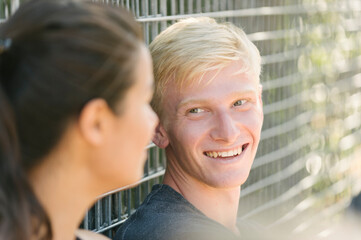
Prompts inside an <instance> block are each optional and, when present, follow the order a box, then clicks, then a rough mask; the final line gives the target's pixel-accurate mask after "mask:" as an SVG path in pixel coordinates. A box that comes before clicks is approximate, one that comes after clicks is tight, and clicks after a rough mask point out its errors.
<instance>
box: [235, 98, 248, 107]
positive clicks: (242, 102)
mask: <svg viewBox="0 0 361 240" xmlns="http://www.w3.org/2000/svg"><path fill="white" fill-rule="evenodd" d="M246 102H247V100H244V99H242V100H238V101H236V102H235V103H233V106H241V105H243V104H245V103H246Z"/></svg>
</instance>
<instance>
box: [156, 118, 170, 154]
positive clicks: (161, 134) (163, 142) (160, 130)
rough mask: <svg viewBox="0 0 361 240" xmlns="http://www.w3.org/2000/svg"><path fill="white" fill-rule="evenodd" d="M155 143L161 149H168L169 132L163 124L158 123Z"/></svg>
mask: <svg viewBox="0 0 361 240" xmlns="http://www.w3.org/2000/svg"><path fill="white" fill-rule="evenodd" d="M153 142H154V144H155V145H157V146H158V147H160V148H166V147H167V146H168V144H169V139H168V135H167V132H166V131H165V129H164V127H163V125H162V124H161V123H158V125H157V127H156V128H155V134H154V137H153Z"/></svg>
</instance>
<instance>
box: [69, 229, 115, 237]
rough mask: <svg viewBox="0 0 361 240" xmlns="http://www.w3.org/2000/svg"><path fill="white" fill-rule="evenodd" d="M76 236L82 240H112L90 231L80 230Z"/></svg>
mask: <svg viewBox="0 0 361 240" xmlns="http://www.w3.org/2000/svg"><path fill="white" fill-rule="evenodd" d="M75 235H76V236H77V237H78V238H79V239H81V240H110V238H108V237H106V236H104V235H101V234H99V233H95V232H92V231H89V230H84V229H78V230H76V232H75Z"/></svg>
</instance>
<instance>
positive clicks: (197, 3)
mask: <svg viewBox="0 0 361 240" xmlns="http://www.w3.org/2000/svg"><path fill="white" fill-rule="evenodd" d="M99 2H102V3H104V4H112V5H115V6H123V7H125V8H127V9H129V10H130V11H131V12H133V13H134V15H135V17H136V18H137V20H138V21H139V22H140V23H141V24H142V26H143V28H144V36H145V41H146V43H147V44H149V43H150V42H151V41H152V39H154V38H155V36H157V34H159V33H160V32H161V31H162V30H164V29H165V28H166V27H167V26H169V25H171V24H172V23H174V22H176V21H177V20H178V19H181V18H185V17H189V16H192V17H197V16H209V17H213V18H216V19H217V20H218V21H230V22H233V23H234V24H235V25H237V26H239V27H241V28H243V29H244V31H245V32H246V33H247V34H248V36H249V38H250V39H251V40H252V41H253V42H254V43H255V44H256V45H257V47H258V48H259V50H260V52H261V55H262V61H263V62H262V67H263V72H262V76H261V82H262V84H263V90H264V92H263V101H264V115H265V120H264V125H263V132H262V139H261V143H260V146H259V150H258V154H257V156H256V159H255V161H254V164H253V167H252V170H251V173H250V176H249V179H248V180H247V182H246V183H245V184H244V185H243V186H242V191H241V199H240V207H239V217H240V218H242V219H250V220H254V221H257V222H259V223H261V224H262V225H264V226H265V227H267V228H271V229H274V231H276V232H277V231H287V233H288V234H291V235H292V234H294V235H295V236H299V235H302V234H307V235H308V236H310V235H312V236H313V239H322V238H327V234H320V233H324V232H325V231H324V230H325V229H327V228H328V226H329V225H328V222H325V221H323V220H325V219H332V217H333V216H337V215H339V214H340V213H342V211H343V210H344V209H345V208H346V207H347V206H348V204H349V203H350V199H351V197H352V196H353V195H355V194H356V193H357V192H359V191H360V189H361V184H360V180H361V177H360V172H361V160H360V159H361V1H358V0H356V1H353V0H318V1H316V0H144V1H143V0H121V1H110V0H109V1H99ZM15 4H17V2H16V1H15ZM13 8H14V5H11V4H10V3H9V1H2V2H1V5H0V10H1V15H0V17H2V18H6V16H7V15H8V14H7V13H9V12H11V9H13ZM9 9H10V10H9ZM165 164H166V161H165V155H164V152H163V151H162V150H160V149H158V148H157V147H155V146H154V145H152V144H151V145H150V146H148V161H147V163H146V165H145V174H144V177H143V179H142V180H141V181H140V182H139V183H138V185H137V186H136V187H133V188H129V189H117V190H115V191H114V192H110V193H107V194H104V195H103V196H100V197H99V200H98V201H97V202H96V204H95V205H94V206H93V207H92V208H91V209H89V211H88V212H87V214H86V216H85V218H84V221H83V223H82V225H81V227H82V228H85V229H90V230H93V231H96V232H100V233H103V234H105V235H107V236H109V237H112V236H113V235H114V233H115V231H116V230H117V228H118V226H119V225H120V224H122V223H123V222H124V221H125V220H126V219H127V217H128V216H129V215H130V214H131V213H132V212H134V211H135V209H136V208H137V207H138V206H139V205H140V203H141V202H142V200H143V199H144V198H145V196H146V195H147V193H149V192H150V190H151V187H152V185H153V184H156V183H160V182H161V180H162V176H163V174H164V169H165ZM320 222H324V223H323V224H319V223H320ZM290 239H292V238H291V237H290Z"/></svg>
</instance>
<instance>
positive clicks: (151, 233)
mask: <svg viewBox="0 0 361 240" xmlns="http://www.w3.org/2000/svg"><path fill="white" fill-rule="evenodd" d="M238 226H239V229H240V233H241V235H240V236H236V235H235V234H234V233H233V232H231V231H230V230H229V229H228V228H226V227H225V226H223V225H222V224H220V223H218V222H216V221H214V220H212V219H210V218H208V217H207V216H206V215H204V214H203V213H202V212H201V211H199V210H198V209H197V208H196V207H194V206H193V205H192V204H191V203H190V202H188V201H187V200H186V199H185V198H184V197H183V196H182V195H181V194H179V193H178V192H176V191H175V190H174V189H172V188H171V187H170V186H168V185H164V184H157V185H154V186H153V188H152V192H150V193H149V195H148V196H147V197H146V199H145V200H144V202H143V203H142V205H141V206H140V207H139V208H138V209H137V211H136V212H135V213H134V214H132V215H131V216H130V217H129V219H128V220H127V221H125V222H124V224H123V225H122V226H121V227H120V228H119V230H118V231H117V233H116V236H115V240H148V239H149V240H169V239H174V240H177V239H179V240H180V239H182V240H183V239H188V240H192V239H194V240H202V239H204V240H213V239H214V240H216V239H222V240H223V239H227V240H228V239H229V240H233V239H256V238H255V237H254V236H255V235H254V233H255V228H254V227H252V226H251V225H250V224H249V223H244V222H243V223H239V224H238ZM246 235H247V236H246Z"/></svg>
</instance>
